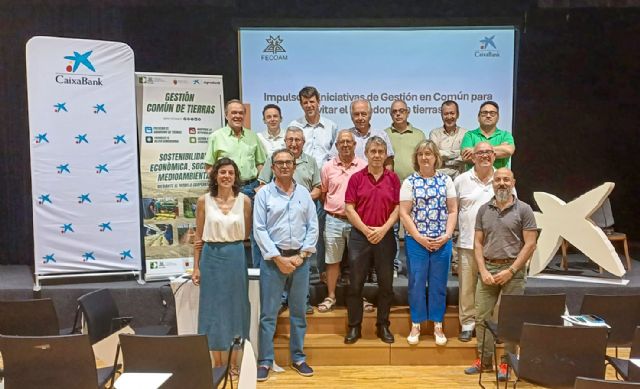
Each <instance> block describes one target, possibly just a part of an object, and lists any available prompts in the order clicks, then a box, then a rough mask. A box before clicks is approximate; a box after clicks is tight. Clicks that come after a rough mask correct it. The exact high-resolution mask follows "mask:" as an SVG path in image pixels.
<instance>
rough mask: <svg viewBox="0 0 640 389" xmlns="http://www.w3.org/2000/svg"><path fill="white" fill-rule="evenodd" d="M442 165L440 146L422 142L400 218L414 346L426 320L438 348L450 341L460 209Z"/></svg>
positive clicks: (402, 195) (404, 186)
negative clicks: (450, 290) (447, 316)
mask: <svg viewBox="0 0 640 389" xmlns="http://www.w3.org/2000/svg"><path fill="white" fill-rule="evenodd" d="M441 165H442V157H441V156H440V152H439V151H438V147H437V146H436V145H435V143H433V142H432V141H430V140H424V141H421V142H420V143H418V144H417V145H416V148H415V150H414V152H413V168H414V170H415V173H413V174H411V175H410V176H409V177H407V179H406V180H404V182H403V184H402V188H401V189H400V220H401V221H402V224H403V225H404V228H405V231H406V232H407V235H406V236H405V250H406V254H407V269H408V272H409V310H410V312H411V322H412V326H411V333H410V334H409V336H408V337H407V342H409V344H417V343H418V342H419V341H420V323H421V322H423V321H425V320H431V321H433V322H434V331H433V334H434V336H435V341H436V344H437V345H439V346H443V345H445V344H446V343H447V338H446V336H445V335H444V332H443V330H442V321H443V319H444V312H445V309H446V305H447V301H446V297H447V277H448V274H449V264H450V261H451V235H452V234H453V230H454V228H455V226H456V220H457V213H458V206H457V200H456V192H455V187H454V185H453V182H452V181H451V178H449V176H447V175H446V174H444V173H439V172H437V171H436V169H438V168H439V167H440V166H441ZM427 283H428V284H429V288H428V292H429V295H428V301H427V299H426V297H427V296H426V292H425V284H427Z"/></svg>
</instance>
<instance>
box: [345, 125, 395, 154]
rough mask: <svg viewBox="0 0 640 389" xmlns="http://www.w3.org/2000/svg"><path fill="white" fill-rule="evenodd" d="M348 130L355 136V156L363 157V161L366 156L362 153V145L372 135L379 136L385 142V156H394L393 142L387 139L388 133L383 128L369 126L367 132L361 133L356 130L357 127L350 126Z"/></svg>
mask: <svg viewBox="0 0 640 389" xmlns="http://www.w3.org/2000/svg"><path fill="white" fill-rule="evenodd" d="M349 131H351V132H352V133H353V136H354V137H355V138H356V149H355V152H356V157H358V158H360V159H364V160H365V161H366V160H367V156H366V155H364V146H365V145H366V144H367V140H369V138H371V137H372V136H379V137H380V138H382V140H384V142H385V143H386V144H387V157H393V156H394V150H393V144H392V143H391V139H389V135H387V133H386V132H384V131H383V130H374V129H372V128H370V129H369V132H367V133H366V134H364V135H362V134H361V133H360V131H358V129H357V128H355V127H351V128H350V129H349Z"/></svg>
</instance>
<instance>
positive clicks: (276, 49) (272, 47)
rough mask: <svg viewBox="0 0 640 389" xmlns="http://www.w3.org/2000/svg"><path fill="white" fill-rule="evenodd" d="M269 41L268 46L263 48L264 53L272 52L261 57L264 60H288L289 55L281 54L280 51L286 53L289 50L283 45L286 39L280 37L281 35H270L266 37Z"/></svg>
mask: <svg viewBox="0 0 640 389" xmlns="http://www.w3.org/2000/svg"><path fill="white" fill-rule="evenodd" d="M266 41H267V47H265V48H264V50H262V52H263V53H270V54H262V55H261V56H260V59H261V60H263V61H286V60H287V59H288V58H287V55H286V54H280V53H286V52H287V50H285V49H284V47H283V46H282V43H283V42H284V39H282V38H280V35H278V36H276V37H273V36H272V35H269V38H267V39H266Z"/></svg>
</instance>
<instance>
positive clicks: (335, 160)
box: [333, 155, 362, 166]
mask: <svg viewBox="0 0 640 389" xmlns="http://www.w3.org/2000/svg"><path fill="white" fill-rule="evenodd" d="M360 161H362V160H361V159H360V158H358V157H357V156H354V157H353V159H352V160H351V163H349V166H358V165H359V164H360ZM333 165H334V166H345V164H344V162H342V160H341V159H340V156H338V155H336V156H335V157H334V158H333Z"/></svg>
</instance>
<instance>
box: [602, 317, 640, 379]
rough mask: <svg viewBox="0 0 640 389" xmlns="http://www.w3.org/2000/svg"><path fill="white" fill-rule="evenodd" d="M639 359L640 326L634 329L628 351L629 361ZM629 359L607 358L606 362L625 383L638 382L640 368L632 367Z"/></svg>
mask: <svg viewBox="0 0 640 389" xmlns="http://www.w3.org/2000/svg"><path fill="white" fill-rule="evenodd" d="M632 358H640V326H638V327H636V330H635V334H634V335H633V342H632V343H631V350H630V351H629V359H632ZM629 359H623V358H618V357H617V356H616V357H610V356H607V361H608V362H609V363H610V364H611V366H613V368H614V369H615V370H616V374H619V375H620V377H622V378H623V379H624V380H625V381H634V382H640V367H637V366H633V365H632V363H631V362H629Z"/></svg>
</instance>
